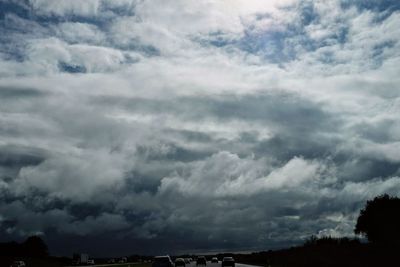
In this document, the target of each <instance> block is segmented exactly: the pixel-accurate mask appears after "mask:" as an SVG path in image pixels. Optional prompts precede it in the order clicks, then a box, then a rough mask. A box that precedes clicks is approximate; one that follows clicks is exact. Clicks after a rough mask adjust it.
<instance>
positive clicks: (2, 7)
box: [0, 1, 31, 19]
mask: <svg viewBox="0 0 400 267" xmlns="http://www.w3.org/2000/svg"><path fill="white" fill-rule="evenodd" d="M8 13H13V14H16V15H18V16H19V17H22V18H28V17H29V16H30V13H31V12H30V10H29V9H28V8H27V6H25V5H22V4H18V3H15V2H4V1H0V19H4V17H5V16H6V15H7V14H8Z"/></svg>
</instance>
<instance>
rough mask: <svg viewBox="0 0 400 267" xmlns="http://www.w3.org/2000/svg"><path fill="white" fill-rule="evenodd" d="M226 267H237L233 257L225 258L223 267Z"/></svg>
mask: <svg viewBox="0 0 400 267" xmlns="http://www.w3.org/2000/svg"><path fill="white" fill-rule="evenodd" d="M225 266H232V267H235V260H234V259H233V258H232V257H224V258H223V259H222V263H221V267H225Z"/></svg>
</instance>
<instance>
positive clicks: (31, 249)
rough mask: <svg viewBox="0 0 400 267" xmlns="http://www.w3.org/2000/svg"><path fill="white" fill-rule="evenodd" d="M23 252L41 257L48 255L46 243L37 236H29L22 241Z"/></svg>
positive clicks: (30, 255)
mask: <svg viewBox="0 0 400 267" xmlns="http://www.w3.org/2000/svg"><path fill="white" fill-rule="evenodd" d="M22 248H23V251H24V254H25V255H26V256H29V257H35V258H43V257H47V256H48V255H49V253H48V249H47V245H46V243H44V241H43V240H42V239H41V238H40V237H39V236H30V237H28V238H27V239H26V240H25V242H24V243H22Z"/></svg>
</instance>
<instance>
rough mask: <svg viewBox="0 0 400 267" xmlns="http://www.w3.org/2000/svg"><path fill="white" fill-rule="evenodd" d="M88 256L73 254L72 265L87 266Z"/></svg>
mask: <svg viewBox="0 0 400 267" xmlns="http://www.w3.org/2000/svg"><path fill="white" fill-rule="evenodd" d="M88 260H89V255H88V254H85V253H75V254H74V255H73V256H72V265H85V264H88Z"/></svg>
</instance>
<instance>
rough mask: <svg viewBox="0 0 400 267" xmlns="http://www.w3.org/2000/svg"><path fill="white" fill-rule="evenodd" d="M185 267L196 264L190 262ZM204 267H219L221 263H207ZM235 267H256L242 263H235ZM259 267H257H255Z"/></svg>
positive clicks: (193, 266)
mask: <svg viewBox="0 0 400 267" xmlns="http://www.w3.org/2000/svg"><path fill="white" fill-rule="evenodd" d="M185 267H196V262H195V261H194V262H191V263H190V264H186V266H185ZM199 267H204V265H199ZM206 267H221V261H219V262H218V263H211V262H209V261H207V266H206ZM235 267H256V266H254V265H248V264H242V263H235ZM257 267H259V266H257Z"/></svg>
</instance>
